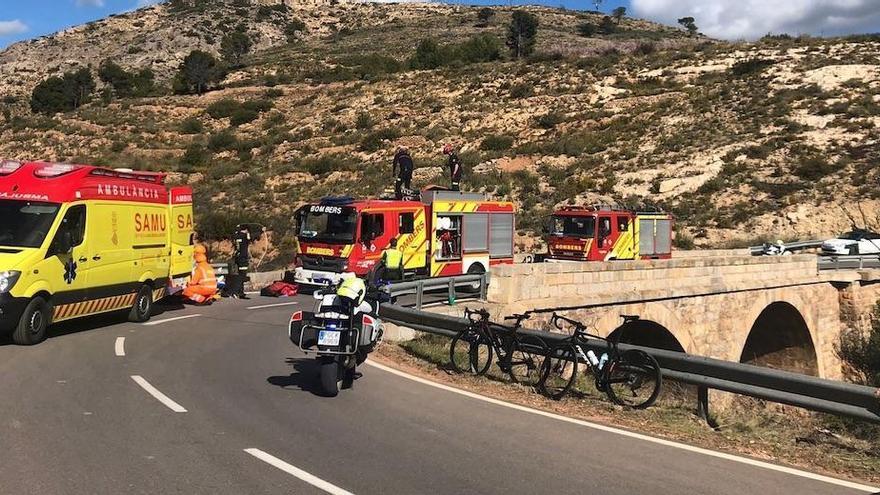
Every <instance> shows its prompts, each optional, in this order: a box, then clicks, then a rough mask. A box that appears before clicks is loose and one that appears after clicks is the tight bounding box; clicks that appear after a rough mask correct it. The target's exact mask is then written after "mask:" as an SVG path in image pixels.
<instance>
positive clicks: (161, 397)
mask: <svg viewBox="0 0 880 495" xmlns="http://www.w3.org/2000/svg"><path fill="white" fill-rule="evenodd" d="M131 379H132V380H134V382H135V383H137V384H138V385H140V386H141V388H143V389H144V390H146V391H147V393H148V394H150V395H152V396H153V397H155V399H156V400H158V401H159V402H161V403H162V404H165V406H167V407H168V409H171V410H172V411H174V412H177V413H185V412H186V409H184V408H183V406H181V405H180V404H178V403H177V402H174V401H173V400H171V399H170V398H169V397H168V396H167V395H165V394H163V393H162V392H160V391H159V389H157V388H156V387H154V386H152V385H150V382H148V381H146V380H144V379H143V377H141V376H140V375H131Z"/></svg>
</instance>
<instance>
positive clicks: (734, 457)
mask: <svg viewBox="0 0 880 495" xmlns="http://www.w3.org/2000/svg"><path fill="white" fill-rule="evenodd" d="M367 364H369V365H370V366H373V367H375V368H379V369H380V370H383V371H387V372H388V373H391V374H394V375H397V376H400V377H403V378H406V379H408V380H412V381H415V382H418V383H421V384H424V385H428V386H429V387H435V388H439V389H441V390H445V391H447V392H452V393H454V394H459V395H463V396H465V397H470V398H471V399H476V400H481V401H483V402H488V403H490V404H495V405H497V406H502V407H507V408H510V409H515V410H517V411H522V412H527V413H531V414H536V415H538V416H544V417H546V418H551V419H555V420H558V421H564V422H566V423H572V424H576V425H579V426H585V427H587V428H592V429H594V430H600V431H604V432H608V433H614V434H616V435H621V436H624V437H629V438H635V439H638V440H643V441H645V442H651V443H655V444H659V445H664V446H666V447H672V448H676V449H680V450H685V451H688V452H693V453H696V454H702V455H706V456H710V457H716V458H719V459H724V460H727V461H732V462H738V463H741V464H746V465H749V466H754V467H758V468H762V469H768V470H770V471H777V472H780V473H785V474H790V475H792V476H799V477H801V478H807V479H810V480H814V481H821V482H824V483H829V484H832V485H837V486H842V487H844V488H850V489H853V490H858V491H862V492H867V493H878V492H880V488H877V487H873V486H868V485H863V484H861V483H855V482H852V481H846V480H841V479H837V478H832V477H830V476H824V475H821V474H816V473H811V472H808V471H802V470H800V469H795V468H790V467H786V466H779V465H776V464H772V463H769V462H764V461H759V460H756V459H749V458H748V457H740V456H738V455H733V454H727V453H725V452H716V451H714V450H709V449H704V448H701V447H695V446H693V445H687V444H684V443H679V442H674V441H672V440H664V439H662V438H655V437H652V436H648V435H642V434H641V433H634V432H631V431H626V430H621V429H618V428H614V427H611V426H605V425H600V424H596V423H590V422H589V421H584V420H581V419H574V418H569V417H566V416H561V415H559V414H554V413H551V412H547V411H541V410H539V409H532V408H530V407H525V406H521V405H519V404H512V403H510V402H505V401H503V400H498V399H493V398H491V397H486V396H484V395H480V394H475V393H473V392H468V391H467V390H461V389H458V388H455V387H450V386H448V385H443V384H442V383H436V382H432V381H431V380H426V379H424V378H420V377H418V376H413V375H410V374H409V373H405V372H403V371H400V370H396V369H394V368H389V367H388V366H385V365H382V364H379V363H375V362H373V361H367Z"/></svg>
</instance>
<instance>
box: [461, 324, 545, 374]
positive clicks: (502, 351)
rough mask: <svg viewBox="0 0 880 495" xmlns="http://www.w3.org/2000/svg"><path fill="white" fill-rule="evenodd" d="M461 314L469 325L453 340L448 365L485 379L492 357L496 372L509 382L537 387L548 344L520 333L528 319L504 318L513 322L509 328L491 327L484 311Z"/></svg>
mask: <svg viewBox="0 0 880 495" xmlns="http://www.w3.org/2000/svg"><path fill="white" fill-rule="evenodd" d="M464 314H465V317H466V318H467V319H468V320H469V321H470V324H469V325H468V326H467V328H465V329H464V330H462V331H460V332H459V333H458V335H456V336H455V337H453V339H452V342H451V343H450V345H449V362H450V364H451V365H452V368H453V369H454V370H455V371H457V372H459V373H472V374H475V375H485V374H486V373H487V372H488V371H489V368H491V367H492V357H493V355H494V356H496V357H497V358H498V363H497V364H498V368H499V369H501V371H502V372H503V373H505V374H506V375H507V376H508V377H510V381H512V382H514V383H521V384H524V385H530V386H535V385H537V384H538V380H539V378H540V374H541V364H542V360H543V357H544V355H546V354H547V344H545V343H544V340H543V339H541V338H540V337H535V336H531V335H523V334H522V333H520V329H521V326H522V322H523V321H524V320H527V319H528V318H529V315H513V316H509V317H507V318H505V320H508V321H515V322H516V323H515V324H514V326H512V327H508V326H504V325H497V324H493V323H492V322H491V321H490V320H489V312H488V311H486V310H485V309H478V310H475V311H471V310H470V309H467V308H465V310H464Z"/></svg>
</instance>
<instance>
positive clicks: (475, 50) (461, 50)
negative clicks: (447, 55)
mask: <svg viewBox="0 0 880 495" xmlns="http://www.w3.org/2000/svg"><path fill="white" fill-rule="evenodd" d="M455 58H456V59H457V60H461V61H462V62H465V63H468V64H473V63H479V62H492V61H495V60H499V59H500V58H501V40H499V39H498V38H497V37H495V36H492V35H491V34H480V35H477V36H474V37H472V38H470V39H468V40H467V41H465V42H464V43H462V44H460V45H458V46H457V47H456V48H455Z"/></svg>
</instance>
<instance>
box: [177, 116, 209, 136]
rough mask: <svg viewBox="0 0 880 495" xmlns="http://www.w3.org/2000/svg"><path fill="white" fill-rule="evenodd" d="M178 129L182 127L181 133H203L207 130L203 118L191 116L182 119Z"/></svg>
mask: <svg viewBox="0 0 880 495" xmlns="http://www.w3.org/2000/svg"><path fill="white" fill-rule="evenodd" d="M178 129H180V132H181V134H201V133H202V132H204V131H205V125H204V124H202V121H201V120H199V119H197V118H195V117H190V118H188V119H184V120H182V121H180V124H178Z"/></svg>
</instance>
